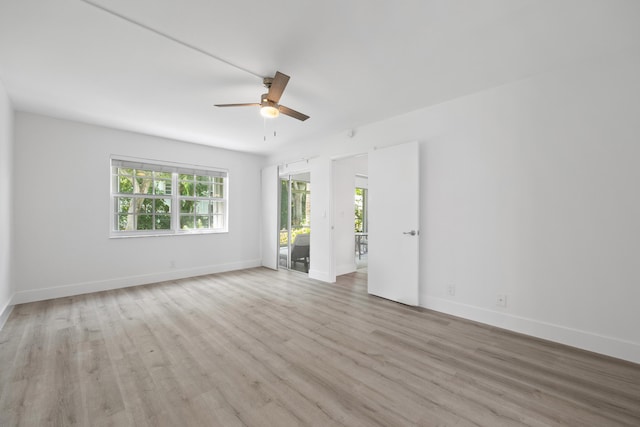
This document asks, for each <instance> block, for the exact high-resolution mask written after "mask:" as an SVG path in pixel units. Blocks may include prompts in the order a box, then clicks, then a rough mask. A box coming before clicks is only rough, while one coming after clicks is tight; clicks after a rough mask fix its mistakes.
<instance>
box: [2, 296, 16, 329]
mask: <svg viewBox="0 0 640 427" xmlns="http://www.w3.org/2000/svg"><path fill="white" fill-rule="evenodd" d="M12 301H13V297H11V298H10V299H9V302H7V303H6V304H5V306H4V307H3V308H2V310H0V331H1V330H2V328H4V325H5V323H7V320H8V319H9V316H11V312H12V311H13V304H12Z"/></svg>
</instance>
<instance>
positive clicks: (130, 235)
mask: <svg viewBox="0 0 640 427" xmlns="http://www.w3.org/2000/svg"><path fill="white" fill-rule="evenodd" d="M228 232H229V230H207V231H178V232H169V233H135V232H128V233H111V234H109V238H110V239H130V238H139V237H167V236H201V235H208V234H225V233H228Z"/></svg>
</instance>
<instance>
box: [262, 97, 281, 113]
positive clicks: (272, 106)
mask: <svg viewBox="0 0 640 427" xmlns="http://www.w3.org/2000/svg"><path fill="white" fill-rule="evenodd" d="M260 114H261V115H262V117H266V118H268V119H273V118H276V117H278V116H279V115H280V110H278V104H276V103H275V102H273V101H269V99H268V94H266V93H264V94H262V102H260Z"/></svg>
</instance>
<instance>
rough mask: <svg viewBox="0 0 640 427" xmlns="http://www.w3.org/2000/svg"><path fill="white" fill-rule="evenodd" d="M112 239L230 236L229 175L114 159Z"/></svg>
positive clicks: (180, 166)
mask: <svg viewBox="0 0 640 427" xmlns="http://www.w3.org/2000/svg"><path fill="white" fill-rule="evenodd" d="M111 175H112V181H111V200H112V211H111V212H112V226H111V235H112V236H130V235H158V234H184V233H212V232H226V231H228V228H227V207H228V206H227V185H228V176H227V172H226V171H222V170H215V169H207V168H195V167H189V166H186V165H176V164H171V163H164V162H162V163H160V162H159V163H158V164H155V163H149V162H146V161H137V160H124V159H111Z"/></svg>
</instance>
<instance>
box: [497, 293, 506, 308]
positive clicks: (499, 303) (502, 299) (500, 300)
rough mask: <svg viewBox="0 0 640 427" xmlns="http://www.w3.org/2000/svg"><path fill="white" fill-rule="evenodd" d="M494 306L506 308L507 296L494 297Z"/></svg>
mask: <svg viewBox="0 0 640 427" xmlns="http://www.w3.org/2000/svg"><path fill="white" fill-rule="evenodd" d="M496 305H497V306H498V307H506V306H507V295H505V294H498V296H497V297H496Z"/></svg>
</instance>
